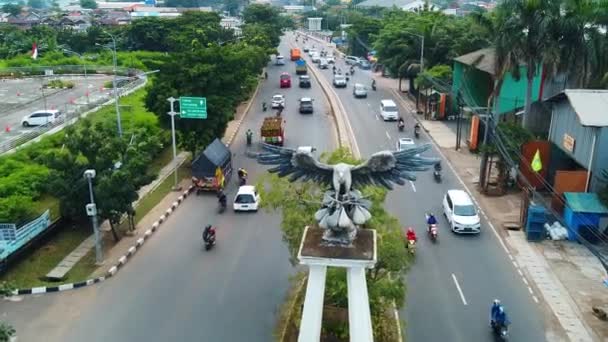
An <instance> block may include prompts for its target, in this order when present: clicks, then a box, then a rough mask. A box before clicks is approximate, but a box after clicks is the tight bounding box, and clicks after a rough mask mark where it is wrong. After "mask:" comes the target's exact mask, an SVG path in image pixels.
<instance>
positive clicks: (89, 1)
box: [80, 0, 97, 9]
mask: <svg viewBox="0 0 608 342" xmlns="http://www.w3.org/2000/svg"><path fill="white" fill-rule="evenodd" d="M80 7H82V8H88V9H96V8H97V2H95V0H80Z"/></svg>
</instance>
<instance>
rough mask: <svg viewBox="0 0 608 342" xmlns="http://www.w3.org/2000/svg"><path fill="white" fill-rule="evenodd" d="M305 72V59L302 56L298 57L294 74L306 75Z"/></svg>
mask: <svg viewBox="0 0 608 342" xmlns="http://www.w3.org/2000/svg"><path fill="white" fill-rule="evenodd" d="M307 72H308V71H307V69H306V61H305V60H303V59H302V58H300V59H298V60H297V61H296V75H306V73H307Z"/></svg>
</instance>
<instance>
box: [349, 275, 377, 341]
mask: <svg viewBox="0 0 608 342" xmlns="http://www.w3.org/2000/svg"><path fill="white" fill-rule="evenodd" d="M346 281H347V284H348V329H349V334H350V341H351V342H373V341H374V334H373V331H372V317H371V313H370V310H369V297H368V294H367V281H366V280H365V268H363V267H357V266H354V267H349V268H348V269H347V270H346Z"/></svg>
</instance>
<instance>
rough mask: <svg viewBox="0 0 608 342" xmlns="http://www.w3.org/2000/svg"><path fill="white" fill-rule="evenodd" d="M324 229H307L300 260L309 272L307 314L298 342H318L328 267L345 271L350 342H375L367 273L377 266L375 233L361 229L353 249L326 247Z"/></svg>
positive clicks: (305, 313) (305, 310)
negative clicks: (341, 268) (340, 268)
mask: <svg viewBox="0 0 608 342" xmlns="http://www.w3.org/2000/svg"><path fill="white" fill-rule="evenodd" d="M324 232H325V230H324V229H321V228H312V227H306V228H305V230H304V238H303V239H302V243H301V244H300V251H299V252H298V259H299V260H300V264H303V265H307V266H308V268H309V274H308V283H307V285H306V297H305V298H304V310H303V313H302V322H301V324H300V334H299V336H298V342H318V341H319V339H320V337H321V322H322V321H323V298H324V292H325V277H326V274H327V267H328V266H333V267H344V268H346V280H347V284H348V325H349V334H350V341H351V342H372V341H373V333H372V319H371V314H370V311H369V298H368V294H367V282H366V280H365V269H366V268H373V267H374V265H375V264H376V260H377V256H376V253H377V252H376V231H375V230H371V229H361V230H359V231H358V233H357V238H356V239H355V241H354V242H353V244H352V246H348V247H343V246H327V245H324V244H323V240H322V238H323V233H324Z"/></svg>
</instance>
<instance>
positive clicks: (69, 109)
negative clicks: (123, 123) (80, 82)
mask: <svg viewBox="0 0 608 342" xmlns="http://www.w3.org/2000/svg"><path fill="white" fill-rule="evenodd" d="M145 83H146V79H136V80H135V81H133V82H130V83H127V84H125V86H124V87H122V88H118V92H119V96H125V95H128V94H130V93H131V92H133V91H135V90H137V89H139V88H140V87H142V86H143V85H144V84H145ZM112 91H114V90H112ZM112 102H114V98H113V96H109V95H108V96H107V97H105V96H104V97H102V98H99V99H96V100H94V101H87V103H83V104H78V103H74V104H65V110H64V112H63V117H62V118H61V119H59V120H57V121H55V122H53V123H51V124H47V125H44V126H38V127H35V128H33V129H32V130H31V131H29V132H27V133H23V134H20V135H18V136H15V137H13V138H11V139H8V140H5V141H3V142H2V143H0V154H4V153H7V152H11V151H14V150H15V149H16V148H18V147H20V146H23V145H25V144H26V143H28V142H30V141H32V140H34V139H36V138H38V137H40V136H42V135H44V134H46V133H48V132H50V131H53V130H57V131H58V130H60V129H61V128H63V127H65V126H68V125H71V124H73V123H74V122H76V121H78V120H79V119H80V118H81V117H84V116H86V115H87V114H88V113H89V112H91V111H95V110H97V109H98V108H99V107H101V106H104V105H107V104H110V103H112Z"/></svg>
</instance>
